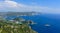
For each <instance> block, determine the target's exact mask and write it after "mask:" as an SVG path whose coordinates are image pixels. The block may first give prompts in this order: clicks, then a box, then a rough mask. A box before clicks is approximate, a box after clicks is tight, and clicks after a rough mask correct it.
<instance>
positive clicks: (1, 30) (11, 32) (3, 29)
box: [0, 18, 37, 33]
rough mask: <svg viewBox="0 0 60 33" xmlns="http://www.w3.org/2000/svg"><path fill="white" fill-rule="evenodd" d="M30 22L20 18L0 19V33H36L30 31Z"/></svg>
mask: <svg viewBox="0 0 60 33" xmlns="http://www.w3.org/2000/svg"><path fill="white" fill-rule="evenodd" d="M30 23H31V21H25V20H24V19H22V18H14V19H13V20H7V19H4V18H0V33H37V32H36V31H34V30H32V29H31V26H29V24H30Z"/></svg>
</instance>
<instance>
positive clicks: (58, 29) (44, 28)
mask: <svg viewBox="0 0 60 33" xmlns="http://www.w3.org/2000/svg"><path fill="white" fill-rule="evenodd" d="M15 17H16V16H8V17H7V19H11V18H15ZM19 17H21V18H24V19H26V20H32V21H33V22H35V23H36V24H33V25H30V26H31V27H32V29H33V30H35V31H37V32H38V33H60V15H55V14H54V15H52V14H42V15H33V16H19Z"/></svg>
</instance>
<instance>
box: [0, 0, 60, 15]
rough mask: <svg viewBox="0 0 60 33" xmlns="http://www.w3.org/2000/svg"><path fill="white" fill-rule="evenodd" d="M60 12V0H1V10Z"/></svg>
mask: <svg viewBox="0 0 60 33" xmlns="http://www.w3.org/2000/svg"><path fill="white" fill-rule="evenodd" d="M32 11H35V12H42V13H53V14H60V0H0V12H32Z"/></svg>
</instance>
